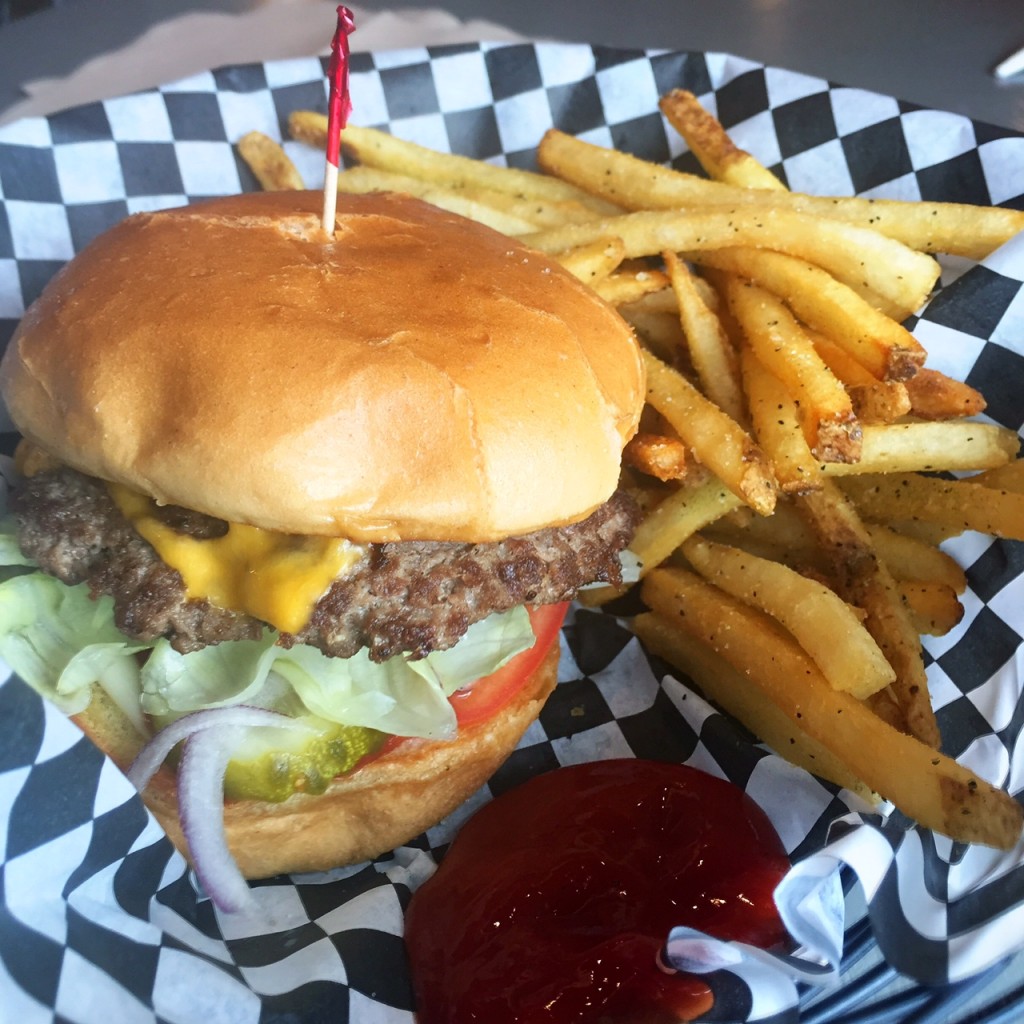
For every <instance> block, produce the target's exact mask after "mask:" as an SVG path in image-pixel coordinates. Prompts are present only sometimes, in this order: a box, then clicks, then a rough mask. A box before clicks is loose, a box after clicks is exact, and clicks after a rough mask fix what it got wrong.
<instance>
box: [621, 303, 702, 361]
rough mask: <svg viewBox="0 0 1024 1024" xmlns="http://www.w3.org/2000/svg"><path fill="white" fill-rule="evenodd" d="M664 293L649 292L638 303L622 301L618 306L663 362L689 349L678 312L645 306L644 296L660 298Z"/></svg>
mask: <svg viewBox="0 0 1024 1024" xmlns="http://www.w3.org/2000/svg"><path fill="white" fill-rule="evenodd" d="M664 294H665V293H664V292H650V293H649V294H647V295H645V296H643V298H641V299H638V300H637V301H635V302H627V303H623V304H622V305H621V306H619V307H618V309H619V313H620V314H621V315H622V318H623V319H624V320H625V321H626V322H627V323H628V324H630V325H631V326H632V328H633V329H634V330H635V331H636V333H637V337H638V338H640V340H641V341H642V342H643V344H644V345H645V346H646V347H647V348H648V349H650V351H651V352H653V353H654V354H655V355H656V356H657V357H658V358H659V359H660V360H661V361H662V362H665V363H672V362H674V361H675V359H676V358H677V356H678V354H679V353H680V352H681V351H684V350H685V348H686V337H685V336H684V334H683V328H682V325H681V324H680V322H679V312H678V311H676V312H673V313H661V312H659V311H658V310H657V309H649V308H647V307H646V306H645V305H644V300H645V299H650V298H658V297H659V296H661V295H664Z"/></svg>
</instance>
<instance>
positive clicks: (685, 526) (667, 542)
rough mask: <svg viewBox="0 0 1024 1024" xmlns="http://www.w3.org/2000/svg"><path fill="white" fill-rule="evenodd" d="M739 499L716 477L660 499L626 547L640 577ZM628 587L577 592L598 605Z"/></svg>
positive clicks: (737, 502) (589, 602) (583, 598)
mask: <svg viewBox="0 0 1024 1024" xmlns="http://www.w3.org/2000/svg"><path fill="white" fill-rule="evenodd" d="M739 505H740V499H739V498H737V497H736V495H734V494H733V493H732V492H731V491H730V490H729V489H728V488H727V487H725V486H723V485H722V483H721V481H719V480H714V479H712V480H709V481H707V482H706V483H702V484H700V485H698V486H696V487H688V486H686V485H685V484H684V485H683V486H682V487H680V488H679V489H678V490H677V491H675V492H674V493H672V494H670V495H668V497H666V498H664V499H663V500H662V501H660V502H659V503H658V504H657V505H655V506H654V508H653V509H652V510H651V511H650V513H649V514H648V515H647V516H646V518H645V519H644V520H643V521H642V522H641V523H640V526H639V527H638V528H637V531H636V533H635V534H634V536H633V540H632V542H631V543H630V545H629V550H630V551H632V552H633V554H634V555H635V556H636V557H637V560H638V561H639V563H640V577H641V578H643V577H644V576H645V575H646V574H647V573H648V572H650V571H651V570H652V569H655V568H657V566H659V565H661V563H662V562H664V561H665V560H666V559H667V558H668V557H669V556H670V555H671V554H672V552H673V551H675V549H676V548H677V547H679V545H680V544H682V542H683V541H684V540H686V538H687V537H690V536H692V535H693V534H695V533H696V532H697V531H698V530H700V529H703V528H704V527H705V526H707V525H708V523H713V522H714V521H715V520H716V519H720V518H721V517H722V516H724V515H725V514H726V513H727V512H731V511H732V510H733V509H735V508H738V507H739ZM627 589H628V588H627V587H594V588H592V589H590V590H584V591H582V592H581V593H580V601H582V603H583V604H586V605H591V606H593V605H601V604H604V603H606V602H607V601H610V600H612V599H614V598H616V597H620V596H621V595H622V594H624V593H625V592H626V590H627Z"/></svg>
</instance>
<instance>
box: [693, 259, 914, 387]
mask: <svg viewBox="0 0 1024 1024" xmlns="http://www.w3.org/2000/svg"><path fill="white" fill-rule="evenodd" d="M688 256H689V258H690V259H692V260H694V261H695V262H697V263H699V264H700V265H701V266H707V267H715V268H717V269H718V270H723V271H727V272H728V273H732V274H737V275H739V276H740V277H743V278H746V279H747V280H750V281H753V282H754V283H755V284H758V285H760V286H761V287H762V288H766V289H767V290H768V291H770V292H773V293H774V294H775V295H777V296H779V298H781V299H783V300H784V301H785V303H786V305H788V306H789V308H790V309H791V310H792V311H793V312H794V313H795V314H796V316H797V317H798V318H799V319H800V320H801V321H802V322H803V323H804V324H805V325H807V326H808V327H810V328H812V329H813V330H815V331H817V332H819V333H821V334H823V335H825V336H826V337H828V338H831V339H832V340H833V341H834V342H836V343H837V344H839V345H840V346H841V347H842V348H844V349H845V350H846V351H847V352H848V353H849V354H850V355H851V356H853V358H854V359H856V360H857V362H859V363H860V364H861V365H862V366H863V367H864V368H865V369H866V370H867V371H868V372H869V373H870V374H871V375H872V376H873V377H875V378H876V379H878V380H905V379H906V378H907V377H910V376H913V374H914V372H915V371H916V370H917V367H918V366H919V365H920V364H922V363H923V362H924V358H925V352H924V349H923V348H922V347H921V344H920V342H919V341H918V340H917V339H916V338H915V337H914V336H913V335H912V334H911V333H910V332H909V331H908V330H907V329H906V328H905V327H903V326H902V324H899V323H897V322H896V321H895V320H891V319H890V318H889V317H887V316H885V315H884V314H883V313H880V312H879V311H878V310H877V309H874V308H873V307H871V306H870V305H868V303H867V302H865V301H864V300H863V299H862V298H861V297H860V296H859V295H858V294H857V293H856V292H855V291H854V290H853V289H852V288H850V287H848V286H847V285H844V284H843V283H842V281H839V280H836V278H835V277H833V276H831V275H830V274H827V273H826V272H825V271H824V270H822V269H821V268H820V267H816V266H813V265H812V264H811V263H808V262H807V261H806V260H798V259H793V258H792V257H787V256H786V255H784V254H782V253H776V252H767V251H760V250H749V249H743V248H731V249H720V250H718V251H715V252H711V251H705V252H692V253H689V254H688Z"/></svg>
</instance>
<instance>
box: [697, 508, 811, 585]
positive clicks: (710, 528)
mask: <svg viewBox="0 0 1024 1024" xmlns="http://www.w3.org/2000/svg"><path fill="white" fill-rule="evenodd" d="M701 533H702V534H703V535H704V536H705V537H708V538H709V539H711V540H716V541H719V542H720V543H723V544H730V545H732V546H733V547H738V548H741V549H742V550H744V551H749V552H751V553H752V554H755V555H760V556H761V557H762V558H771V559H773V560H774V561H776V562H782V563H783V564H784V565H788V566H790V568H795V569H798V570H799V571H801V572H808V573H817V574H818V575H819V576H821V577H825V576H827V575H828V571H829V566H830V562H829V561H828V560H827V559H826V558H825V555H824V552H823V551H822V548H821V545H820V544H819V543H818V540H817V538H816V537H815V535H814V533H813V532H812V531H811V529H810V528H809V527H808V525H807V523H806V521H805V520H804V518H803V516H801V515H800V513H799V512H798V511H797V510H796V508H795V507H794V505H793V503H792V502H791V501H788V500H784V501H780V502H778V504H776V506H775V511H774V512H773V513H772V514H771V515H770V516H759V515H756V514H754V513H753V512H752V511H751V510H750V509H748V508H746V507H743V508H740V509H737V510H736V511H734V512H730V513H728V514H727V515H724V516H722V517H721V518H720V519H717V520H715V522H713V523H709V524H708V525H707V526H704V527H701Z"/></svg>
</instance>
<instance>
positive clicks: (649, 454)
mask: <svg viewBox="0 0 1024 1024" xmlns="http://www.w3.org/2000/svg"><path fill="white" fill-rule="evenodd" d="M622 462H623V464H624V465H626V466H632V467H633V468H634V469H638V470H640V472H641V473H647V474H648V475H649V476H653V477H655V478H657V479H658V480H662V481H669V480H683V479H685V477H686V476H687V475H688V473H689V472H690V470H691V469H692V460H691V458H690V456H689V455H688V454H687V451H686V445H685V444H683V442H682V441H680V440H679V438H678V437H666V436H665V435H664V434H648V433H639V434H635V435H634V436H633V437H632V438H630V440H629V442H628V443H627V444H626V447H625V448H624V449H623V452H622Z"/></svg>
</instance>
